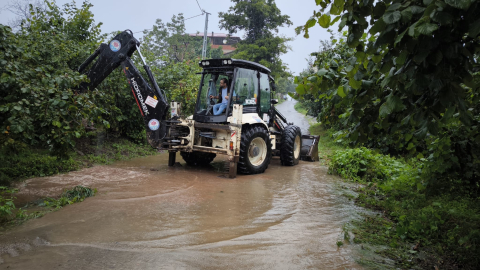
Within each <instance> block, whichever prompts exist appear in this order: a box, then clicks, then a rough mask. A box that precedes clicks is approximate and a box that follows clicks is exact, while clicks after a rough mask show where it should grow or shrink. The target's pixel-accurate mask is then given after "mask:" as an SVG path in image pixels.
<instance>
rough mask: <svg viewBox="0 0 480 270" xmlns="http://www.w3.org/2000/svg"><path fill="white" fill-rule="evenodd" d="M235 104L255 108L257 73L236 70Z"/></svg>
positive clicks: (240, 69) (242, 69)
mask: <svg viewBox="0 0 480 270" xmlns="http://www.w3.org/2000/svg"><path fill="white" fill-rule="evenodd" d="M234 89H235V92H236V94H237V98H236V99H234V102H235V103H236V104H242V105H243V106H256V104H257V96H258V77H257V72H256V71H254V70H250V69H245V68H238V69H237V75H236V76H235V88H234Z"/></svg>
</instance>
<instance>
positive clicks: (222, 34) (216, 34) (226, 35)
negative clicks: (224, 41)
mask: <svg viewBox="0 0 480 270" xmlns="http://www.w3.org/2000/svg"><path fill="white" fill-rule="evenodd" d="M188 35H189V36H191V37H203V33H196V34H188ZM207 37H228V34H224V33H207ZM229 38H240V37H236V36H230V37H229Z"/></svg>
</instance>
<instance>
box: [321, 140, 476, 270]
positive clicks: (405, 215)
mask: <svg viewBox="0 0 480 270" xmlns="http://www.w3.org/2000/svg"><path fill="white" fill-rule="evenodd" d="M426 162H428V161H427V160H426V159H420V160H417V159H412V160H409V161H408V162H407V161H402V160H398V159H395V158H392V157H389V156H386V155H382V154H378V153H375V152H374V151H372V150H369V149H366V148H357V149H347V150H343V151H337V152H336V153H335V154H333V155H332V157H331V164H330V165H331V166H330V168H329V172H330V173H333V174H337V175H340V176H342V177H344V178H346V179H350V180H352V181H356V182H359V183H361V184H362V187H361V188H359V195H358V197H357V199H356V200H357V202H358V203H359V204H360V205H362V206H366V207H371V208H374V209H379V210H382V211H384V213H385V215H386V216H387V218H388V219H389V220H392V221H394V224H395V225H394V226H395V227H394V228H389V227H380V228H379V231H380V232H379V233H381V234H383V235H386V236H388V238H389V239H390V240H389V241H391V243H393V244H392V246H393V247H396V246H397V244H394V243H396V242H397V241H403V240H405V241H412V242H415V243H421V245H422V246H423V247H424V248H425V249H427V250H430V252H432V253H435V254H440V255H441V256H442V257H444V258H448V259H449V260H452V261H454V262H457V264H459V265H463V266H465V267H466V268H472V267H473V268H475V267H478V266H479V265H480V258H478V256H477V254H478V252H480V200H479V199H478V198H477V197H468V196H464V195H458V194H452V193H445V194H441V195H437V193H432V192H429V190H428V189H429V186H428V185H426V182H427V181H426V180H425V178H424V175H425V172H424V170H425V166H424V163H426Z"/></svg>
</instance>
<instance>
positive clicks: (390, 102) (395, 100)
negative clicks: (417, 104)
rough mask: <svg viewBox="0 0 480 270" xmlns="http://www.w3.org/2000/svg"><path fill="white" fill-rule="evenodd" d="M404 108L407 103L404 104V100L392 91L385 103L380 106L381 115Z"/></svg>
mask: <svg viewBox="0 0 480 270" xmlns="http://www.w3.org/2000/svg"><path fill="white" fill-rule="evenodd" d="M404 108H405V105H403V103H402V100H401V99H400V98H399V97H397V96H395V95H394V94H393V93H392V94H390V95H389V96H388V97H387V100H386V101H385V103H383V104H382V106H380V117H385V116H387V115H389V114H391V113H392V112H396V111H400V110H403V109H404Z"/></svg>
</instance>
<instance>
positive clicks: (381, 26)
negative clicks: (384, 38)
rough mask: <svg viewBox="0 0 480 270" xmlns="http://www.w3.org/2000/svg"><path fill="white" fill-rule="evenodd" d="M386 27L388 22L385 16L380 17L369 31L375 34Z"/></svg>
mask: <svg viewBox="0 0 480 270" xmlns="http://www.w3.org/2000/svg"><path fill="white" fill-rule="evenodd" d="M385 27H387V24H386V23H385V22H384V21H383V18H380V19H378V20H377V21H376V22H375V24H374V25H373V26H372V28H370V30H369V31H368V32H369V33H370V34H372V35H375V34H376V33H379V32H382V31H383V30H385Z"/></svg>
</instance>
